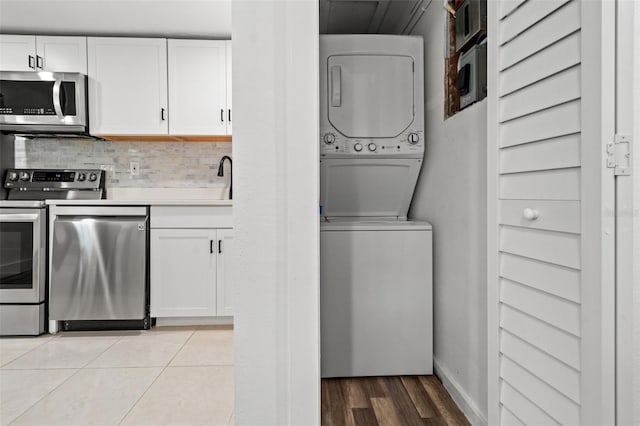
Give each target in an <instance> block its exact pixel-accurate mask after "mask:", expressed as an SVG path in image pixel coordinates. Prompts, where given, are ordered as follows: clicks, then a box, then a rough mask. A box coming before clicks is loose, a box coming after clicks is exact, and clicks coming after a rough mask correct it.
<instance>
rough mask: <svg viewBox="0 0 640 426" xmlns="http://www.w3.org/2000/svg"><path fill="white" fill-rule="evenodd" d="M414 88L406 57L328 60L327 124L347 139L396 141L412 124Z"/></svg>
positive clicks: (352, 57)
mask: <svg viewBox="0 0 640 426" xmlns="http://www.w3.org/2000/svg"><path fill="white" fill-rule="evenodd" d="M414 84H415V82H414V64H413V58H411V57H410V56H399V55H398V56H393V55H334V56H329V58H328V59H327V90H328V93H327V95H328V98H327V100H328V102H327V108H328V117H329V122H331V124H332V125H333V127H334V128H335V129H336V130H337V131H338V132H340V133H342V134H343V135H344V136H347V137H352V138H392V137H396V136H398V135H400V134H401V133H402V132H403V131H404V130H406V129H407V128H408V127H409V126H410V125H411V123H413V120H414Z"/></svg>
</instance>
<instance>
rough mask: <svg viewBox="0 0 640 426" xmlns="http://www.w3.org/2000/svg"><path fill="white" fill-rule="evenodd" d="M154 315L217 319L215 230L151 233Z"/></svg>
mask: <svg viewBox="0 0 640 426" xmlns="http://www.w3.org/2000/svg"><path fill="white" fill-rule="evenodd" d="M150 245H151V316H152V317H199V316H215V315H216V311H217V303H216V293H217V291H216V281H217V269H218V253H217V249H218V247H217V245H218V240H217V236H216V230H215V229H152V230H151V244H150Z"/></svg>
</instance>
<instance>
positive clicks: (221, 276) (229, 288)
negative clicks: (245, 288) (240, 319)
mask: <svg viewBox="0 0 640 426" xmlns="http://www.w3.org/2000/svg"><path fill="white" fill-rule="evenodd" d="M233 251H234V246H233V229H218V270H217V277H218V282H217V286H216V287H217V291H218V293H217V297H216V300H217V308H218V311H217V313H218V315H226V316H229V315H233V282H234V280H233V277H232V276H231V271H232V269H231V268H229V262H230V257H231V253H233Z"/></svg>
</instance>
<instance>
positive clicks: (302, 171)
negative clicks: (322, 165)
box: [231, 0, 320, 426]
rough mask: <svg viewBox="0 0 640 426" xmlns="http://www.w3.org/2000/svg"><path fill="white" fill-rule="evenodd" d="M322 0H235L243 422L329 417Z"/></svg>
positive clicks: (237, 340) (236, 267) (237, 313)
mask: <svg viewBox="0 0 640 426" xmlns="http://www.w3.org/2000/svg"><path fill="white" fill-rule="evenodd" d="M318 9H319V8H318V0H304V1H295V2H294V1H291V2H289V1H280V0H243V1H234V2H232V27H233V30H232V32H233V58H232V62H233V70H232V73H233V107H234V124H233V147H232V150H233V159H234V162H235V164H234V166H235V167H234V170H233V171H234V186H235V188H234V189H235V190H234V200H233V214H234V226H233V228H234V233H235V248H236V250H235V255H234V257H233V258H232V259H231V268H232V273H233V276H234V291H235V293H234V349H235V360H234V361H235V390H236V395H235V407H234V408H235V417H234V420H235V423H236V424H237V425H258V424H261V425H283V426H285V425H311V424H319V423H320V355H319V354H320V347H319V342H320V333H319V328H320V326H319V324H320V321H319V300H320V298H319V294H320V292H319V282H320V279H319V278H320V273H319V270H320V268H319V253H320V251H319V236H320V233H319V220H318V199H319V196H318V195H319V190H318V187H319V173H318V168H319V150H318V145H317V141H318V121H319V115H318V105H319V96H318V95H319V93H318V72H319V68H318V60H319V43H318V37H319V36H318V34H319V31H318Z"/></svg>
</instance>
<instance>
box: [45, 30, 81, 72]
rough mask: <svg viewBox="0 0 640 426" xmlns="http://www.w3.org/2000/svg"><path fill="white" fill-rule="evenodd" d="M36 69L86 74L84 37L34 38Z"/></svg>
mask: <svg viewBox="0 0 640 426" xmlns="http://www.w3.org/2000/svg"><path fill="white" fill-rule="evenodd" d="M36 53H37V67H38V69H39V70H44V71H51V72H79V73H82V74H86V73H87V38H86V37H58V36H37V37H36Z"/></svg>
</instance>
